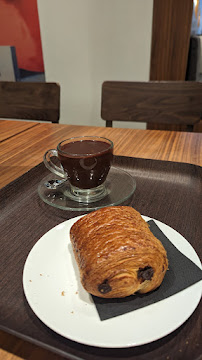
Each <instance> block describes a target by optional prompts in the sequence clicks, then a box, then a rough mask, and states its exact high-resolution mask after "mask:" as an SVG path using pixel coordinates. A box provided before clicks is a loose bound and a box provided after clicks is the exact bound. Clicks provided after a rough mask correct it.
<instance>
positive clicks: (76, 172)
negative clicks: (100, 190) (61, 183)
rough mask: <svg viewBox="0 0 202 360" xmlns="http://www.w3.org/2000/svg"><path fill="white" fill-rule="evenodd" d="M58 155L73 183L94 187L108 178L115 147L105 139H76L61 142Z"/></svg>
mask: <svg viewBox="0 0 202 360" xmlns="http://www.w3.org/2000/svg"><path fill="white" fill-rule="evenodd" d="M58 157H59V159H60V162H61V164H62V166H63V168H64V170H65V172H66V173H67V176H68V179H69V181H70V183H71V185H73V186H76V187H78V188H80V189H92V188H95V187H97V186H99V185H101V184H103V182H104V181H105V180H106V177H107V174H108V172H109V169H110V166H111V162H112V158H113V148H112V147H111V146H110V144H109V143H107V142H105V141H100V140H81V141H76V140H75V141H72V142H69V143H65V144H61V145H60V147H59V148H58Z"/></svg>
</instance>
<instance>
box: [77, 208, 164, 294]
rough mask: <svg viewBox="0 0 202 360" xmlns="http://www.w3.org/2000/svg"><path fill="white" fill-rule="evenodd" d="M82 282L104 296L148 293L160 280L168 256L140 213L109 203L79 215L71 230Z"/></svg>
mask: <svg viewBox="0 0 202 360" xmlns="http://www.w3.org/2000/svg"><path fill="white" fill-rule="evenodd" d="M70 239H71V242H72V246H73V250H74V255H75V258H76V262H77V264H78V267H79V271H80V277H81V283H82V285H83V287H84V288H85V289H86V290H87V291H88V292H89V293H90V294H93V295H96V296H99V297H103V298H122V297H126V296H129V295H132V294H134V293H135V292H140V293H147V292H149V291H152V290H154V289H156V288H157V287H158V286H159V285H160V284H161V283H162V281H163V278H164V276H165V273H166V271H167V269H168V259H167V255H166V251H165V249H164V247H163V245H162V243H161V242H160V241H159V240H158V239H157V238H156V237H155V236H154V235H153V234H152V232H151V231H150V230H149V226H148V224H147V223H146V221H144V220H143V218H142V217H141V215H140V213H139V212H138V211H136V210H135V209H133V208H132V207H129V206H111V207H105V208H102V209H99V210H97V211H94V212H91V213H89V214H87V215H85V216H84V217H82V218H80V219H79V220H78V221H76V222H75V223H74V225H73V226H72V227H71V229H70Z"/></svg>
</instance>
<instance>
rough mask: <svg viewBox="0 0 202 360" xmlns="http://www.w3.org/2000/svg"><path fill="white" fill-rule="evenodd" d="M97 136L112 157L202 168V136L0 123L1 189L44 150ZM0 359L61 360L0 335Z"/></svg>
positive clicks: (39, 159) (11, 337)
mask: <svg viewBox="0 0 202 360" xmlns="http://www.w3.org/2000/svg"><path fill="white" fill-rule="evenodd" d="M80 135H100V136H104V137H108V138H110V139H111V140H112V141H113V142H114V146H115V148H114V153H115V155H124V156H132V157H139V158H149V159H158V160H169V161H177V162H186V163H192V164H195V165H200V166H201V165H202V134H200V133H184V132H181V133H180V132H171V131H156V130H133V129H120V128H105V127H87V126H73V125H60V124H48V123H47V124H46V123H35V122H25V121H8V120H2V121H0V173H1V177H0V186H1V187H3V186H5V185H6V184H8V183H9V182H11V181H12V180H14V179H16V178H17V177H19V176H21V175H22V174H23V173H25V172H26V171H28V170H29V169H30V168H32V167H33V166H35V165H37V164H38V163H40V162H41V161H42V160H43V154H44V153H45V151H46V150H47V149H50V148H55V147H56V145H57V144H58V143H59V142H60V141H61V140H63V139H65V138H68V137H73V136H80ZM0 335H1V342H0V346H1V349H0V359H5V360H17V359H30V360H35V359H37V360H38V359H49V360H53V359H60V356H58V355H54V354H53V353H50V352H49V351H47V350H44V349H41V348H39V347H37V346H35V345H33V344H30V343H28V342H25V341H23V340H19V339H18V338H16V337H15V336H13V335H10V334H6V333H4V332H0Z"/></svg>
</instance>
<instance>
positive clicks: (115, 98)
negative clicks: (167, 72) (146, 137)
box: [101, 81, 202, 132]
mask: <svg viewBox="0 0 202 360" xmlns="http://www.w3.org/2000/svg"><path fill="white" fill-rule="evenodd" d="M201 114H202V83H201V82H191V81H150V82H125V81H121V82H120V81H106V82H104V83H103V85H102V99H101V117H102V119H103V120H105V121H106V126H107V127H112V123H113V121H115V120H116V121H123V122H124V121H138V122H146V123H147V128H149V126H148V125H149V124H155V123H157V124H159V126H160V125H161V124H164V125H168V124H171V125H172V124H174V125H182V126H183V127H182V129H180V130H181V131H200V132H201V131H202V128H201V125H202V121H201V119H202V117H201Z"/></svg>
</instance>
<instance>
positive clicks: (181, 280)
mask: <svg viewBox="0 0 202 360" xmlns="http://www.w3.org/2000/svg"><path fill="white" fill-rule="evenodd" d="M148 224H149V226H150V230H151V232H152V233H153V234H154V236H156V237H157V239H159V240H160V241H161V242H162V244H163V246H164V247H165V249H166V251H167V257H168V261H169V270H168V271H167V272H166V275H165V277H164V280H163V282H162V284H161V286H160V287H159V288H158V289H156V290H154V291H153V292H150V293H148V294H135V295H131V296H128V297H126V298H123V299H103V298H99V297H97V296H93V297H92V298H93V300H94V303H95V305H96V308H97V311H98V314H99V317H100V320H107V319H110V318H113V317H115V316H119V315H122V314H125V313H128V312H130V311H134V310H136V309H140V308H143V307H145V306H147V305H150V304H153V303H155V302H158V301H160V300H163V299H165V298H167V297H169V296H171V295H174V294H176V293H178V292H179V291H181V290H183V289H186V288H187V287H189V286H190V285H193V284H195V283H196V282H198V281H200V280H201V279H202V271H201V269H200V268H199V267H198V266H197V265H195V264H194V263H193V262H192V261H191V260H189V259H188V258H187V257H186V256H185V255H183V254H182V253H181V252H180V251H179V250H178V249H177V248H176V247H175V246H174V245H173V244H172V243H171V242H170V241H169V239H168V238H167V237H166V236H165V234H164V233H163V232H162V231H161V230H160V229H159V227H158V226H157V225H156V223H155V222H154V221H153V220H150V221H148ZM193 296H194V294H193Z"/></svg>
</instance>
